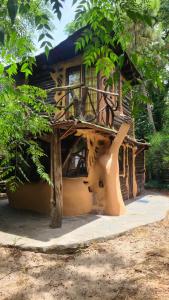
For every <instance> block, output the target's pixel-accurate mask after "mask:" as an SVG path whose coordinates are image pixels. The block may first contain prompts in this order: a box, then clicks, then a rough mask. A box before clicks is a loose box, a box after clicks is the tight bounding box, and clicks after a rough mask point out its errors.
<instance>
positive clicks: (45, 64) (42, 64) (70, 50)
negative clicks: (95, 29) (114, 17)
mask: <svg viewBox="0 0 169 300" xmlns="http://www.w3.org/2000/svg"><path fill="white" fill-rule="evenodd" d="M84 29H85V28H81V29H79V30H78V31H76V32H75V33H73V34H72V35H70V36H69V37H68V38H67V39H65V40H64V41H63V42H61V43H60V44H59V45H57V46H56V47H54V48H53V49H51V50H50V52H49V56H48V58H47V57H46V55H45V53H42V54H39V55H38V56H36V64H37V65H36V68H35V69H36V70H37V69H40V70H45V69H49V70H50V69H51V70H52V65H54V64H56V63H58V62H60V61H64V60H68V59H70V58H72V57H75V56H77V55H79V54H80V53H77V52H75V42H76V41H77V39H78V38H79V37H80V36H81V34H82V33H83V31H84ZM114 52H115V53H116V54H117V55H121V54H122V53H124V57H125V59H124V64H123V67H122V74H123V76H124V77H125V78H126V79H127V80H131V81H132V82H133V83H137V79H138V78H141V75H140V74H139V72H138V70H137V69H136V68H135V66H134V65H133V63H132V62H131V60H130V59H129V57H128V55H127V53H126V52H123V50H122V48H121V46H120V45H118V46H117V47H116V48H115V49H114Z"/></svg>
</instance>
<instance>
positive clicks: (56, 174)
mask: <svg viewBox="0 0 169 300" xmlns="http://www.w3.org/2000/svg"><path fill="white" fill-rule="evenodd" d="M51 181H52V187H51V223H50V227H52V228H59V227H61V226H62V209H63V195H62V162H61V141H60V134H59V130H58V129H57V130H56V131H55V133H54V134H53V135H52V141H51Z"/></svg>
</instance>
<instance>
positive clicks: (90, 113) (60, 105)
mask: <svg viewBox="0 0 169 300" xmlns="http://www.w3.org/2000/svg"><path fill="white" fill-rule="evenodd" d="M51 90H55V91H56V92H64V95H63V96H59V99H58V100H57V101H56V104H55V107H56V114H55V122H59V121H63V120H70V119H79V120H83V121H87V122H91V123H97V124H102V125H104V126H107V127H110V128H111V127H112V126H113V120H114V112H115V111H117V110H120V106H121V103H120V97H119V94H118V93H112V92H110V91H106V90H100V89H96V88H93V87H89V86H85V85H84V84H78V85H70V86H61V87H56V88H52V89H50V90H48V92H50V91H51ZM76 90H80V91H81V97H78V96H77V95H76V93H75V92H76Z"/></svg>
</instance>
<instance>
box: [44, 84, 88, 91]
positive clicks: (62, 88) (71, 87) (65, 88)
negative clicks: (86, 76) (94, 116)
mask: <svg viewBox="0 0 169 300" xmlns="http://www.w3.org/2000/svg"><path fill="white" fill-rule="evenodd" d="M82 86H84V83H80V84H72V85H65V86H56V87H54V88H51V89H47V90H46V91H47V92H51V91H56V92H59V91H69V90H75V89H78V88H81V87H82Z"/></svg>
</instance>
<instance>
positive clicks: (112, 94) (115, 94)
mask: <svg viewBox="0 0 169 300" xmlns="http://www.w3.org/2000/svg"><path fill="white" fill-rule="evenodd" d="M85 88H86V86H84V87H83V86H82V89H85ZM87 88H88V90H89V91H94V92H97V93H101V94H105V95H110V96H119V94H118V93H112V92H108V91H104V90H98V89H96V88H93V87H90V86H87Z"/></svg>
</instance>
